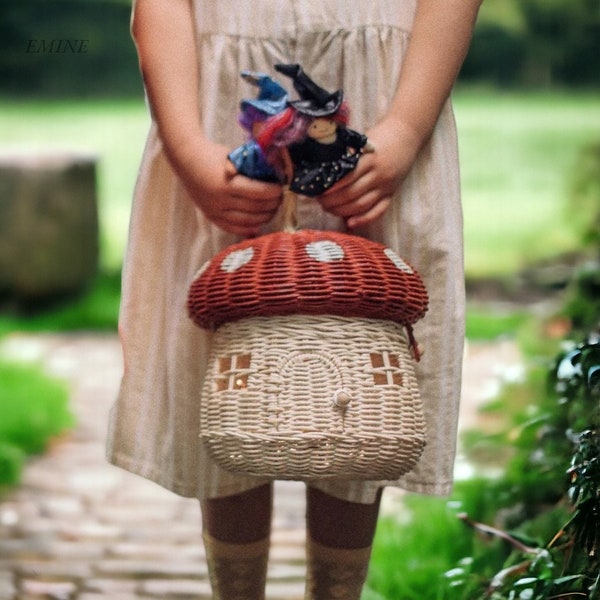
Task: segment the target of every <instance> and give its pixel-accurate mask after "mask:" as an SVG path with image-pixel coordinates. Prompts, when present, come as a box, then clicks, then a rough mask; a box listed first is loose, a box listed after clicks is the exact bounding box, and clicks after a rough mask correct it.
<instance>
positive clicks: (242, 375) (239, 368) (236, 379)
mask: <svg viewBox="0 0 600 600" xmlns="http://www.w3.org/2000/svg"><path fill="white" fill-rule="evenodd" d="M251 358H252V357H251V355H250V354H233V355H232V356H221V357H220V358H219V362H218V367H217V371H218V372H217V376H216V378H215V384H216V386H217V391H219V392H222V391H225V390H244V389H246V388H247V387H248V375H249V373H250V363H251Z"/></svg>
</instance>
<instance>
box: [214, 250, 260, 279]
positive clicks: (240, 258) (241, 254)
mask: <svg viewBox="0 0 600 600" xmlns="http://www.w3.org/2000/svg"><path fill="white" fill-rule="evenodd" d="M253 256H254V249H253V248H244V250H234V251H233V252H231V253H230V254H228V255H227V256H226V257H225V258H224V259H223V262H222V263H221V271H225V273H233V272H234V271H237V270H238V269H241V268H242V267H243V266H244V265H246V264H248V263H249V262H250V261H251V260H252V257H253Z"/></svg>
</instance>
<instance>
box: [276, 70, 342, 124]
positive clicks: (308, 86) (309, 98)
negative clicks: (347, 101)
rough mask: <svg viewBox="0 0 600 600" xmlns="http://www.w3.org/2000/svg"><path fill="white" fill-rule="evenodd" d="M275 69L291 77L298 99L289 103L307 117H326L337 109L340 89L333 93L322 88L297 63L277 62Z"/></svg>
mask: <svg viewBox="0 0 600 600" xmlns="http://www.w3.org/2000/svg"><path fill="white" fill-rule="evenodd" d="M275 70H276V71H278V72H279V73H282V74H283V75H286V76H287V77H290V78H291V79H292V81H293V83H294V89H295V90H296V91H297V92H298V94H299V95H300V100H293V101H292V102H290V103H289V104H290V105H291V106H293V107H294V108H295V109H296V110H297V111H298V112H299V113H302V114H304V115H308V116H309V117H327V116H329V115H332V114H334V113H336V112H337V111H338V110H339V108H340V106H341V104H342V100H343V99H344V93H343V91H342V90H337V91H336V92H333V93H330V92H328V91H327V90H324V89H323V88H322V87H320V86H318V85H317V84H316V83H315V82H314V81H313V80H312V79H311V78H310V77H309V76H308V75H307V74H306V73H305V72H304V70H303V69H302V67H301V66H300V65H298V64H288V65H284V64H277V65H275Z"/></svg>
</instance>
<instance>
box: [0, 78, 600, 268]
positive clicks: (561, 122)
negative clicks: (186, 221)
mask: <svg viewBox="0 0 600 600" xmlns="http://www.w3.org/2000/svg"><path fill="white" fill-rule="evenodd" d="M454 99H455V106H456V115H457V123H458V127H459V132H460V152H461V157H462V179H463V195H464V213H465V239H466V264H467V272H468V274H469V275H471V276H480V275H486V276H487V275H496V274H502V275H504V274H510V273H511V272H514V271H515V270H517V269H519V268H520V267H522V266H523V264H525V263H527V262H528V261H531V260H536V259H540V258H545V257H549V256H553V255H555V254H557V253H560V252H563V251H568V250H569V249H571V248H573V247H575V246H576V241H577V240H576V233H575V227H574V225H572V224H570V223H569V219H568V210H567V202H566V198H567V195H568V194H567V188H568V183H569V178H570V177H571V175H572V173H573V170H574V169H576V168H577V157H578V152H579V151H580V148H581V147H582V146H584V145H586V144H588V143H590V142H592V141H594V140H598V139H600V95H598V94H592V93H587V94H582V93H566V92H557V91H552V92H551V91H544V92H501V91H494V90H475V89H458V90H457V91H456V93H455V97H454ZM148 124H149V121H148V115H147V111H146V108H145V106H144V103H143V101H141V100H138V101H135V100H130V101H122V100H120V101H116V100H115V101H98V102H93V101H81V102H75V101H64V102H36V101H15V100H0V148H2V147H6V146H14V145H17V146H21V147H23V146H24V147H27V148H30V149H31V150H32V151H36V150H44V149H48V148H51V149H56V148H65V147H66V148H82V149H84V150H86V151H91V152H93V153H96V154H97V156H98V157H99V195H100V215H101V225H102V262H103V266H105V267H109V268H114V267H118V266H119V265H120V262H121V258H122V255H123V249H124V245H125V240H126V235H127V222H128V214H129V208H130V202H131V194H132V191H133V186H134V182H135V177H136V172H137V168H138V163H139V159H140V156H141V153H142V149H143V144H144V138H145V135H146V132H147V128H148Z"/></svg>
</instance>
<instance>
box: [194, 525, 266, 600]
mask: <svg viewBox="0 0 600 600" xmlns="http://www.w3.org/2000/svg"><path fill="white" fill-rule="evenodd" d="M202 538H203V539H204V548H205V551H206V561H207V564H208V574H209V577H210V584H211V587H212V591H213V599H214V600H264V598H265V585H266V582H267V562H268V558H269V545H270V540H269V538H268V537H267V538H265V539H264V540H259V541H258V542H253V543H251V544H230V543H228V542H221V541H219V540H217V539H215V538H213V537H212V536H210V535H209V534H208V533H206V532H203V534H202Z"/></svg>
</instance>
